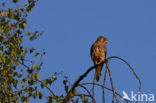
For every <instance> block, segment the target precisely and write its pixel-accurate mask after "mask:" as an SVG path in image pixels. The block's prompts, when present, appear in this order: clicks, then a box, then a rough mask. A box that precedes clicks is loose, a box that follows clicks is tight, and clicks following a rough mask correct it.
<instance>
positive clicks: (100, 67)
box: [95, 64, 103, 82]
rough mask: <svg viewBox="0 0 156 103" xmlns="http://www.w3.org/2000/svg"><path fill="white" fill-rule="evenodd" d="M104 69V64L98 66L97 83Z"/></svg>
mask: <svg viewBox="0 0 156 103" xmlns="http://www.w3.org/2000/svg"><path fill="white" fill-rule="evenodd" d="M102 67H103V64H101V65H99V66H97V68H96V72H95V78H96V81H97V82H98V81H99V78H100V76H101V70H102Z"/></svg>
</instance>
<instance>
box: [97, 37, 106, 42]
mask: <svg viewBox="0 0 156 103" xmlns="http://www.w3.org/2000/svg"><path fill="white" fill-rule="evenodd" d="M97 41H100V42H104V43H107V38H106V37H104V36H100V37H98V39H97Z"/></svg>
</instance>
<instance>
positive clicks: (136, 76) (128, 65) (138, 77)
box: [108, 56, 141, 103]
mask: <svg viewBox="0 0 156 103" xmlns="http://www.w3.org/2000/svg"><path fill="white" fill-rule="evenodd" d="M111 58H117V59H120V60H122V61H123V62H124V63H126V64H127V65H128V66H129V68H130V69H131V70H132V72H133V74H134V76H135V78H136V79H137V80H138V81H139V92H138V97H139V96H140V92H141V80H140V78H139V77H138V76H137V74H136V73H135V71H134V69H133V68H132V67H131V65H130V64H129V63H128V62H127V61H126V60H124V59H122V58H120V57H117V56H111V57H109V58H108V59H111ZM137 102H138V98H137V101H136V103H137Z"/></svg>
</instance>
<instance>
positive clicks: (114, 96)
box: [106, 59, 119, 103]
mask: <svg viewBox="0 0 156 103" xmlns="http://www.w3.org/2000/svg"><path fill="white" fill-rule="evenodd" d="M108 62H109V59H108V60H107V62H106V68H107V69H108V73H109V77H110V81H111V86H112V90H113V100H112V103H114V98H115V99H116V102H117V103H119V101H118V99H117V98H116V95H115V90H114V85H113V79H112V75H111V72H110V69H109V66H108Z"/></svg>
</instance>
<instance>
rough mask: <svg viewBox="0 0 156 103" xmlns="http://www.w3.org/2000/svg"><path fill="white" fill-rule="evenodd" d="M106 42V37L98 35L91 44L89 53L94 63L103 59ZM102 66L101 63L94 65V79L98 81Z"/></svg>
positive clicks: (104, 57) (105, 51)
mask: <svg viewBox="0 0 156 103" xmlns="http://www.w3.org/2000/svg"><path fill="white" fill-rule="evenodd" d="M106 43H107V38H106V37H104V36H100V37H98V38H97V40H96V41H95V43H94V44H93V45H92V47H91V50H90V54H91V58H92V60H93V62H94V64H95V65H96V64H100V63H101V62H103V61H105V59H106V53H107V48H106V46H105V44H106ZM102 67H103V65H99V66H97V67H96V72H95V78H96V81H99V78H100V76H101V69H102Z"/></svg>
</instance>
